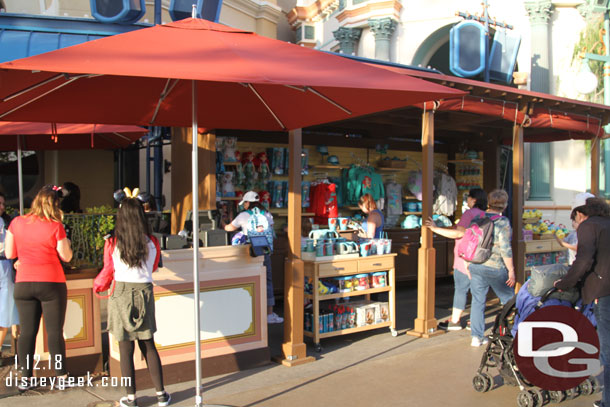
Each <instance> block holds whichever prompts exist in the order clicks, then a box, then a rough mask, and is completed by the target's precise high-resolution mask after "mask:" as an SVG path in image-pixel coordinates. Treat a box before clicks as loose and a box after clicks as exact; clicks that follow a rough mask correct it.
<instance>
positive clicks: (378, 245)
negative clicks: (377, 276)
mask: <svg viewBox="0 0 610 407" xmlns="http://www.w3.org/2000/svg"><path fill="white" fill-rule="evenodd" d="M375 248H376V249H377V254H384V253H385V242H384V239H378V240H377V241H376V242H375Z"/></svg>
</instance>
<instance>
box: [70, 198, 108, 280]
mask: <svg viewBox="0 0 610 407" xmlns="http://www.w3.org/2000/svg"><path fill="white" fill-rule="evenodd" d="M115 213H116V210H115V209H113V208H111V207H110V206H100V207H93V208H87V209H86V210H85V213H83V214H80V213H70V214H66V215H64V225H66V227H67V228H69V229H70V238H71V241H72V251H73V252H74V256H73V258H72V261H71V262H70V263H69V265H70V267H72V268H88V267H101V266H102V265H103V262H104V236H106V235H107V234H108V233H110V232H111V231H112V230H113V229H114V222H115Z"/></svg>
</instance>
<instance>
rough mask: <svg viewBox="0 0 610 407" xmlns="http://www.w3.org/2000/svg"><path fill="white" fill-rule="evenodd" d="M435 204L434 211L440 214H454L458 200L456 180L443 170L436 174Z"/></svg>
mask: <svg viewBox="0 0 610 407" xmlns="http://www.w3.org/2000/svg"><path fill="white" fill-rule="evenodd" d="M434 187H435V188H434V204H433V205H432V211H433V212H434V213H436V214H439V215H445V216H452V215H453V214H454V213H455V206H456V201H457V186H456V184H455V180H454V179H453V178H452V177H451V176H449V175H447V174H445V173H442V172H435V174H434Z"/></svg>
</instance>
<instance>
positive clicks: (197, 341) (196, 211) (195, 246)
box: [191, 81, 202, 407]
mask: <svg viewBox="0 0 610 407" xmlns="http://www.w3.org/2000/svg"><path fill="white" fill-rule="evenodd" d="M191 83H192V87H193V92H192V96H193V130H192V133H193V143H192V144H193V151H192V163H191V167H192V172H193V176H192V179H193V294H194V302H195V363H196V365H195V380H196V385H195V406H197V407H199V406H201V403H202V397H201V338H200V336H201V329H200V323H201V321H200V319H199V318H200V317H199V313H200V312H199V311H200V310H199V171H198V169H199V160H198V156H197V153H198V151H197V150H198V146H197V141H198V140H197V138H198V136H199V130H198V128H197V82H195V81H192V82H191Z"/></svg>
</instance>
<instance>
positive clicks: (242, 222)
mask: <svg viewBox="0 0 610 407" xmlns="http://www.w3.org/2000/svg"><path fill="white" fill-rule="evenodd" d="M238 206H243V207H244V211H242V212H241V213H240V214H239V215H237V216H236V217H235V219H233V221H232V222H231V223H229V224H228V225H226V226H225V230H226V231H227V232H234V231H236V230H238V229H240V228H241V230H242V232H243V234H244V235H247V234H248V221H249V220H250V216H251V214H250V213H249V212H248V210H249V209H250V210H251V209H254V208H258V210H259V211H260V213H261V214H262V215H264V216H265V217H266V218H267V221H268V222H269V226H270V227H273V216H271V213H269V212H268V211H267V210H266V209H265V207H264V206H263V205H261V203H260V197H259V195H258V193H256V192H255V191H248V192H246V193H245V194H244V197H243V198H242V200H241V201H240V202H239V204H238ZM263 265H264V266H265V267H266V269H267V323H269V324H280V323H282V322H284V318H282V317H280V316H279V315H277V314H276V313H275V312H273V306H274V305H275V297H274V295H273V278H272V277H273V273H272V271H271V256H270V255H269V254H265V261H264V262H263Z"/></svg>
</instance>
